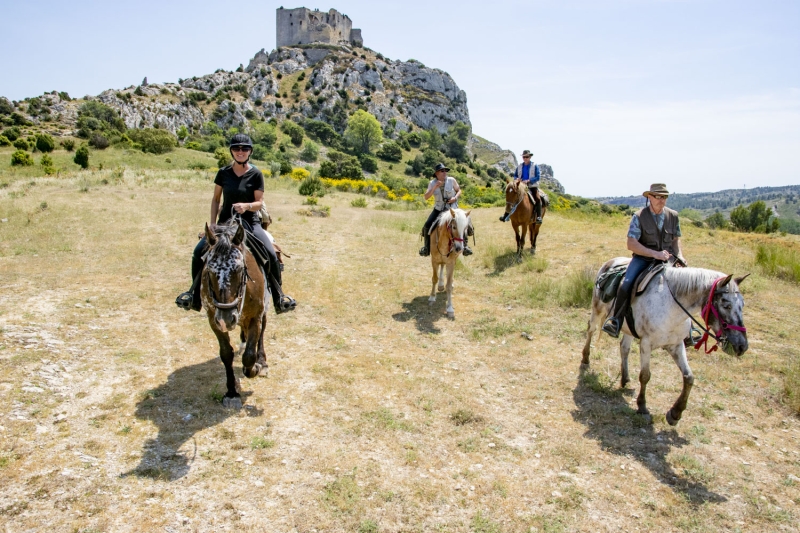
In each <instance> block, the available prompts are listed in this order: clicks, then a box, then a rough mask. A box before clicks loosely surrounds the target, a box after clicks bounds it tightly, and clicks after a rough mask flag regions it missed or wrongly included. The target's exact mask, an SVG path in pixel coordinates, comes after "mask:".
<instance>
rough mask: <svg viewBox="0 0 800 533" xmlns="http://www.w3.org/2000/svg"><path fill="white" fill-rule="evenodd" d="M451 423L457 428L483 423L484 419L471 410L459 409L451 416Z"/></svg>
mask: <svg viewBox="0 0 800 533" xmlns="http://www.w3.org/2000/svg"><path fill="white" fill-rule="evenodd" d="M450 421H451V422H452V423H453V424H455V425H457V426H465V425H467V424H474V423H477V422H482V421H483V417H481V416H478V415H476V414H475V413H473V412H472V411H470V410H469V409H458V410H457V411H453V412H452V413H451V414H450Z"/></svg>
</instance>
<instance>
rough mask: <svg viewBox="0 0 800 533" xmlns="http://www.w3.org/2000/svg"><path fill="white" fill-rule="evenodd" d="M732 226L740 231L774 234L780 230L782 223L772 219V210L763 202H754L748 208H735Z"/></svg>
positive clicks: (740, 206)
mask: <svg viewBox="0 0 800 533" xmlns="http://www.w3.org/2000/svg"><path fill="white" fill-rule="evenodd" d="M770 219H772V220H770ZM731 225H732V226H733V227H734V228H735V229H737V230H739V231H746V232H751V231H753V232H756V233H772V232H775V231H778V228H780V222H778V220H777V219H776V218H773V217H772V210H771V209H770V208H768V207H767V204H765V203H764V202H763V201H762V200H758V201H756V202H753V203H752V204H750V205H749V206H748V207H745V206H743V205H737V206H736V207H735V208H733V211H731Z"/></svg>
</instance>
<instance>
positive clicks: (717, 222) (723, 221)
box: [705, 211, 730, 229]
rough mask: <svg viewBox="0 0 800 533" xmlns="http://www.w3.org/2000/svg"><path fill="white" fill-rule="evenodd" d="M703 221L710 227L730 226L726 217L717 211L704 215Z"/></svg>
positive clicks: (726, 227)
mask: <svg viewBox="0 0 800 533" xmlns="http://www.w3.org/2000/svg"><path fill="white" fill-rule="evenodd" d="M705 223H706V225H707V226H708V227H709V228H711V229H728V227H730V223H729V222H728V219H727V218H725V215H723V214H722V213H720V212H719V211H717V212H716V213H714V214H713V215H711V216H709V217H706V220H705Z"/></svg>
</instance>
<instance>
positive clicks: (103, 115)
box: [77, 100, 125, 139]
mask: <svg viewBox="0 0 800 533" xmlns="http://www.w3.org/2000/svg"><path fill="white" fill-rule="evenodd" d="M77 126H78V137H82V138H84V139H88V138H90V137H91V135H92V133H93V132H95V131H97V130H100V131H101V132H109V131H118V132H120V133H121V132H124V131H125V122H124V121H123V120H122V118H120V116H119V113H118V112H117V110H116V109H114V108H113V107H109V106H107V105H105V104H103V103H102V102H97V101H94V100H91V101H89V102H86V103H84V104H83V105H82V106H81V107H80V109H79V110H78V122H77Z"/></svg>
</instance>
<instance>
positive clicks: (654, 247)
mask: <svg viewBox="0 0 800 533" xmlns="http://www.w3.org/2000/svg"><path fill="white" fill-rule="evenodd" d="M642 196H644V197H645V198H647V205H645V207H643V208H642V209H640V210H639V211H637V212H636V214H634V215H633V217H632V218H631V224H630V227H629V228H628V250H630V251H631V252H633V259H631V262H630V263H629V264H628V268H627V270H626V271H625V277H624V278H623V280H622V283H620V284H619V289H617V297H616V300H615V301H614V314H613V316H611V318H609V319H608V320H606V323H605V324H603V331H605V332H606V333H608V334H609V335H611V336H612V337H614V338H616V337H619V330H620V328H621V327H622V321H623V320H624V319H625V313H626V312H627V310H628V305H630V296H631V290H632V289H633V284H634V282H635V281H636V278H637V277H639V274H641V273H642V272H643V271H644V270H645V269H646V268H647V267H648V266H649V265H650V264H651V263H653V262H654V261H668V260H669V258H670V255H672V256H675V257H677V258H678V259H680V260H681V261H682V262H683V263H684V264H685V263H686V260H685V259H684V258H683V253H682V252H681V239H680V237H681V225H680V221H679V220H678V213H677V212H675V211H673V210H672V209H669V208H668V207H666V205H667V197H668V196H669V191H668V190H667V186H666V185H665V184H663V183H653V184H652V185H650V190H649V191H645V192H643V193H642Z"/></svg>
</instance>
